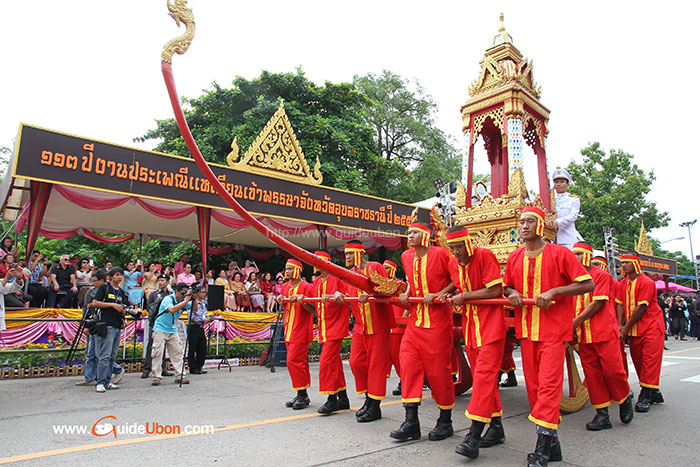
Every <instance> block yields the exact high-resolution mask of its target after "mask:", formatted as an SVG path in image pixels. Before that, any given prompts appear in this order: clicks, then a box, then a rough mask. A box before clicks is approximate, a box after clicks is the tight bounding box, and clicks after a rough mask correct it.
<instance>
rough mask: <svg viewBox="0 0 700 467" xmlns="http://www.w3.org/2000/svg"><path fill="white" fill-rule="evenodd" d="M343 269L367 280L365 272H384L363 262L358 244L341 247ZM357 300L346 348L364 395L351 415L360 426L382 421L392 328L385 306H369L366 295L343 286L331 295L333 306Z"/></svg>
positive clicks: (362, 248) (372, 263)
mask: <svg viewBox="0 0 700 467" xmlns="http://www.w3.org/2000/svg"><path fill="white" fill-rule="evenodd" d="M345 266H346V267H348V268H351V270H352V271H354V272H356V273H358V274H362V275H364V276H367V277H369V271H370V270H372V271H374V272H375V273H377V274H379V275H381V276H383V277H386V276H387V274H386V271H385V270H384V268H383V267H382V265H381V264H380V263H377V262H376V261H370V262H366V261H365V246H364V245H363V244H362V242H360V241H359V240H351V241H349V242H347V243H346V244H345ZM345 295H348V296H350V297H359V300H358V301H359V303H352V305H351V308H352V314H353V315H354V316H355V327H354V328H353V330H352V341H351V344H350V368H351V369H352V374H353V375H354V376H355V388H356V390H357V393H358V394H365V403H364V405H363V406H362V407H361V408H360V410H358V411H357V412H356V413H355V416H356V417H357V421H358V422H360V423H366V422H372V421H374V420H379V419H380V418H382V411H381V409H380V404H381V401H382V400H383V399H384V398H385V397H386V369H387V367H388V365H389V330H390V329H391V328H393V327H394V325H395V322H394V314H393V310H392V308H391V306H390V305H389V304H388V303H369V302H367V298H368V297H369V295H368V293H367V291H364V290H360V289H358V288H356V287H353V286H350V285H347V286H346V290H345V293H342V292H340V291H338V292H336V293H335V296H334V300H335V301H336V302H337V303H345V302H344V301H343V296H345Z"/></svg>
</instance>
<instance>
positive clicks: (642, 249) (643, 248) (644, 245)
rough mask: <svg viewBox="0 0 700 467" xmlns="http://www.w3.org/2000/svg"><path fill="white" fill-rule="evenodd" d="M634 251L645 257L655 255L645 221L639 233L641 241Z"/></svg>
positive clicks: (636, 244)
mask: <svg viewBox="0 0 700 467" xmlns="http://www.w3.org/2000/svg"><path fill="white" fill-rule="evenodd" d="M634 250H635V251H636V252H637V253H641V254H643V255H649V256H653V255H654V250H653V249H652V248H651V244H650V243H649V239H648V238H647V230H646V229H645V228H644V221H642V229H641V230H640V231H639V240H638V241H637V243H635V245H634Z"/></svg>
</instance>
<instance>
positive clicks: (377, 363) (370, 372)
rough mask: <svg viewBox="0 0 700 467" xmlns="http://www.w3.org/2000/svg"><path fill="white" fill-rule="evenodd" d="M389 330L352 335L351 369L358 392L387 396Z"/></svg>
mask: <svg viewBox="0 0 700 467" xmlns="http://www.w3.org/2000/svg"><path fill="white" fill-rule="evenodd" d="M389 358H390V357H389V332H388V331H387V332H383V333H378V334H370V335H365V334H359V333H355V334H353V335H352V341H351V343H350V369H352V374H353V375H354V376H355V388H356V390H357V393H358V394H364V393H367V395H368V396H369V397H371V398H372V399H376V400H382V399H384V397H386V369H387V367H388V366H389Z"/></svg>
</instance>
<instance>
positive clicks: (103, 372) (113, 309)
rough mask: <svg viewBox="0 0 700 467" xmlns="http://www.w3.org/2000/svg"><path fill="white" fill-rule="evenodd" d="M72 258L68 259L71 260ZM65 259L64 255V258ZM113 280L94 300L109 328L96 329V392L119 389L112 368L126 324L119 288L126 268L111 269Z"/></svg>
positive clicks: (100, 321) (123, 295)
mask: <svg viewBox="0 0 700 467" xmlns="http://www.w3.org/2000/svg"><path fill="white" fill-rule="evenodd" d="M67 259H68V258H66V260H67ZM61 261H63V258H61ZM109 276H110V282H108V283H105V284H102V286H101V287H100V288H99V289H97V292H95V299H94V300H93V301H92V306H93V308H99V309H100V318H99V320H98V324H97V326H98V327H99V326H100V325H101V324H102V323H104V324H102V326H105V327H106V331H105V333H104V335H102V336H101V335H100V332H99V331H96V332H95V353H96V354H97V381H96V383H97V384H96V385H95V391H97V392H105V391H106V390H107V389H119V386H117V385H116V384H115V383H114V382H112V381H111V380H112V368H113V367H114V362H115V360H116V358H117V351H118V350H119V337H120V335H121V328H122V325H123V324H124V305H125V304H126V302H127V296H126V292H124V290H123V289H121V288H120V287H119V284H120V283H121V281H122V279H123V278H124V270H123V269H122V268H120V267H115V268H112V270H111V271H109Z"/></svg>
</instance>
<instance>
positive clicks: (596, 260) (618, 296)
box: [592, 256, 630, 378]
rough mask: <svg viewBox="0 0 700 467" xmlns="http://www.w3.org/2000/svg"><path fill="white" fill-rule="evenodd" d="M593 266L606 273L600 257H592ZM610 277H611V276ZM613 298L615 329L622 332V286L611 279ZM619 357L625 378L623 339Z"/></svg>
mask: <svg viewBox="0 0 700 467" xmlns="http://www.w3.org/2000/svg"><path fill="white" fill-rule="evenodd" d="M592 262H593V265H594V266H598V267H599V268H601V269H602V270H603V271H606V272H607V271H608V260H607V259H605V258H604V257H602V256H594V257H593V260H592ZM611 277H612V276H611ZM613 292H614V293H613V296H614V297H615V298H614V299H612V298H611V301H612V302H614V305H615V315H616V317H617V327H618V329H620V330H622V326H624V325H625V306H624V305H625V291H624V290H623V288H622V284H621V283H620V282H619V281H616V280H614V279H613ZM620 355H622V366H623V367H624V369H625V374H626V375H627V378H629V376H630V371H629V368H628V367H627V352H625V339H620Z"/></svg>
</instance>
